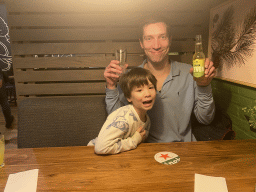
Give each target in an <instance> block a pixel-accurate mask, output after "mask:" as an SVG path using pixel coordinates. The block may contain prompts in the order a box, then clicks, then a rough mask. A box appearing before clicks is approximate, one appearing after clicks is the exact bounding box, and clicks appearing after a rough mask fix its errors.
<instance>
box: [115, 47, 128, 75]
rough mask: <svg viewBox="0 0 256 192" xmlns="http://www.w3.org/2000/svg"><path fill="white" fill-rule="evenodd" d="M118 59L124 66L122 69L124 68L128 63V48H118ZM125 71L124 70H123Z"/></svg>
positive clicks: (121, 65) (116, 54)
mask: <svg viewBox="0 0 256 192" xmlns="http://www.w3.org/2000/svg"><path fill="white" fill-rule="evenodd" d="M115 56H116V60H118V61H119V62H120V64H119V65H120V67H122V69H123V70H124V65H125V63H126V59H127V50H126V49H122V48H121V49H117V50H116V53H115ZM123 73H124V71H123Z"/></svg>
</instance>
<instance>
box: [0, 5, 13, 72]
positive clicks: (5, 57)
mask: <svg viewBox="0 0 256 192" xmlns="http://www.w3.org/2000/svg"><path fill="white" fill-rule="evenodd" d="M0 67H1V68H2V70H3V71H6V72H8V71H10V70H11V68H12V55H11V44H10V36H9V27H8V25H7V14H6V7H5V5H4V4H0Z"/></svg>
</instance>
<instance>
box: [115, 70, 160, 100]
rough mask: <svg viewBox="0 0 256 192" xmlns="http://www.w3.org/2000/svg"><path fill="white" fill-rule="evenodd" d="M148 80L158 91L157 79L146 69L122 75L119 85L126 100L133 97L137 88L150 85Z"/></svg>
mask: <svg viewBox="0 0 256 192" xmlns="http://www.w3.org/2000/svg"><path fill="white" fill-rule="evenodd" d="M148 80H149V81H150V82H151V83H152V84H153V85H154V87H155V89H156V82H157V80H156V78H155V76H154V75H153V74H152V73H151V72H150V71H149V70H147V69H144V68H140V67H137V68H133V69H131V70H130V71H128V72H127V73H125V74H123V75H121V77H120V80H119V85H120V87H121V89H122V91H123V93H124V96H125V97H126V98H130V97H131V92H132V90H133V89H134V88H135V87H140V86H144V85H148Z"/></svg>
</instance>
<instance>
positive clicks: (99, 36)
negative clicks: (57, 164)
mask: <svg viewBox="0 0 256 192" xmlns="http://www.w3.org/2000/svg"><path fill="white" fill-rule="evenodd" d="M202 33H204V26H202V27H200V26H198V27H194V26H186V25H185V26H177V27H174V28H173V29H172V36H173V38H177V39H184V38H194V37H195V36H196V35H197V34H202ZM10 37H11V41H64V40H65V41H78V40H80V41H81V40H83V41H85V40H134V39H139V37H140V36H139V30H138V28H99V29H90V28H88V29H76V28H72V29H47V28H44V29H13V30H10Z"/></svg>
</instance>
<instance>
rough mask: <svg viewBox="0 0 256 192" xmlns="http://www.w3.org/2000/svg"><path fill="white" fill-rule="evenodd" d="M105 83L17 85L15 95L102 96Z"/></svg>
mask: <svg viewBox="0 0 256 192" xmlns="http://www.w3.org/2000/svg"><path fill="white" fill-rule="evenodd" d="M105 86H106V83H105V82H99V83H52V84H19V85H18V86H17V87H16V89H17V94H18V95H19V96H20V95H46V94H50V95H52V94H93V93H97V94H100V93H102V94H104V93H105Z"/></svg>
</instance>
